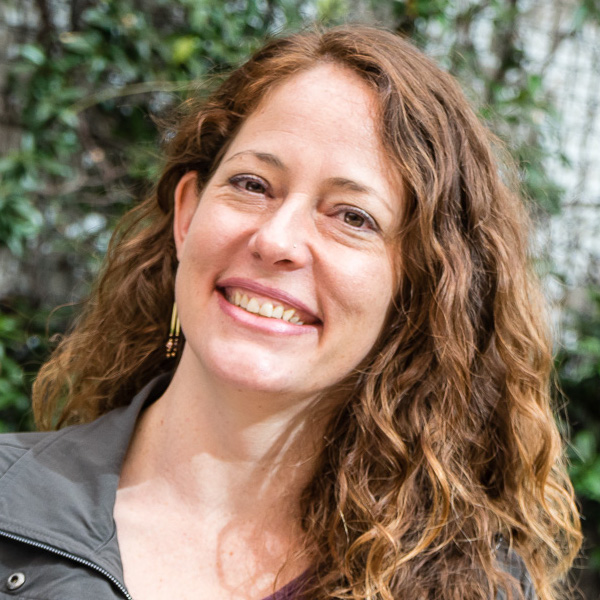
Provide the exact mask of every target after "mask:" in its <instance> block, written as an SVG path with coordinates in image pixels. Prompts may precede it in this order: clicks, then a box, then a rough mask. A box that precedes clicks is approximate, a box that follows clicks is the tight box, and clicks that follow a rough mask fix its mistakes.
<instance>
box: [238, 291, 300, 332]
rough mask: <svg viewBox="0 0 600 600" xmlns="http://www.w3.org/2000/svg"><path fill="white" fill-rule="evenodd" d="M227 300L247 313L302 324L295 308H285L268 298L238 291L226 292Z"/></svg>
mask: <svg viewBox="0 0 600 600" xmlns="http://www.w3.org/2000/svg"><path fill="white" fill-rule="evenodd" d="M226 298H227V301H228V302H230V303H231V304H233V305H234V306H239V307H240V308H243V309H244V310H245V311H247V312H249V313H253V314H255V315H260V316H261V317H268V318H269V319H281V320H282V321H287V322H289V323H293V324H294V325H304V321H301V320H300V317H299V316H298V315H297V314H296V309H295V308H288V309H286V308H285V307H284V306H282V305H281V304H279V303H276V302H273V301H270V300H261V299H259V298H256V297H255V296H248V295H247V294H244V293H242V292H239V291H237V290H236V291H235V292H233V293H228V294H227V295H226Z"/></svg>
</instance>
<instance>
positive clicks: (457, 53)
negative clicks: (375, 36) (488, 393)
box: [0, 0, 600, 598]
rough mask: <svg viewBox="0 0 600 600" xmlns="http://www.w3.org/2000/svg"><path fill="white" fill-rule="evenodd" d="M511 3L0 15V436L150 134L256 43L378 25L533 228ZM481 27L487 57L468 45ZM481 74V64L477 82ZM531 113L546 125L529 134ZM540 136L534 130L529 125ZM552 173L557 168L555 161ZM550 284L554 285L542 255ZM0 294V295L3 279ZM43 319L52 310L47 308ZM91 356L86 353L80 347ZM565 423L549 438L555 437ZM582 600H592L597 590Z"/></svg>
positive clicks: (146, 170) (586, 499) (577, 314)
mask: <svg viewBox="0 0 600 600" xmlns="http://www.w3.org/2000/svg"><path fill="white" fill-rule="evenodd" d="M522 4H524V3H522V2H521V3H519V2H517V1H516V0H491V1H487V2H458V3H457V2H446V1H445V0H413V1H409V0H406V1H401V0H382V1H375V0H371V1H366V0H363V1H350V0H236V1H226V2H212V1H210V0H145V1H144V2H142V1H141V0H105V1H100V0H62V1H60V2H54V3H49V2H47V0H36V1H30V2H16V1H14V0H13V1H10V0H9V1H8V2H5V7H4V8H3V9H2V12H3V18H4V24H3V27H4V29H5V30H6V31H7V36H8V37H7V40H6V42H7V44H6V48H7V49H8V51H6V56H5V62H4V65H3V66H4V69H3V71H2V75H3V78H2V79H1V80H0V84H1V85H2V90H1V99H2V115H3V121H4V124H5V125H6V124H9V125H10V127H11V128H12V131H13V132H15V135H14V136H13V139H12V142H10V141H6V143H5V147H4V149H3V152H2V155H1V156H0V430H1V431H12V430H27V429H30V428H32V419H31V414H30V408H29V407H30V401H29V397H30V388H31V382H32V380H33V378H34V377H35V373H36V371H37V369H38V368H39V366H40V364H41V363H42V362H43V361H44V360H45V359H46V358H47V356H48V353H49V351H50V350H51V347H52V346H53V345H54V344H55V343H56V340H57V339H58V336H60V334H61V333H62V332H64V331H65V330H66V329H67V327H68V325H69V323H70V322H71V319H72V316H73V315H74V314H75V313H76V311H77V302H78V301H79V300H80V299H81V298H82V297H84V296H85V293H86V290H87V289H88V286H89V284H90V282H91V280H92V279H93V276H94V274H95V273H96V272H97V269H98V266H99V263H100V261H101V258H102V255H103V253H104V251H105V249H106V246H107V243H108V239H109V237H110V232H111V229H112V227H113V225H114V223H115V221H116V219H118V217H119V216H120V215H121V214H122V213H123V212H124V211H125V210H126V209H127V208H128V207H130V206H131V205H132V203H133V202H134V201H135V199H136V198H138V197H140V195H142V194H143V193H144V191H145V190H147V189H148V186H149V182H151V181H152V180H153V178H154V177H155V175H156V172H157V164H158V160H157V152H158V147H159V141H160V140H158V139H157V135H158V134H157V128H156V126H155V123H154V121H153V119H154V118H156V117H158V118H160V117H161V116H162V115H164V114H166V113H167V112H168V110H169V108H170V107H172V106H174V105H176V103H177V102H179V101H180V100H181V99H182V98H185V97H186V96H188V95H189V94H193V93H194V90H196V89H197V88H198V87H199V86H201V85H202V84H203V82H205V81H206V80H207V79H209V78H210V75H211V74H214V73H220V72H222V71H226V70H228V69H230V68H231V67H232V66H236V65H238V64H240V63H241V62H243V60H244V59H245V58H246V57H247V56H248V55H249V53H250V52H251V51H252V50H253V49H255V48H256V47H258V46H259V45H260V44H261V41H262V40H264V39H265V37H266V36H268V35H272V34H277V33H278V32H280V31H283V30H285V31H289V30H294V29H298V28H301V27H303V26H306V25H308V24H310V23H313V22H315V21H318V22H321V23H325V24H328V23H339V22H344V21H348V20H358V21H363V22H370V23H384V24H385V25H386V26H387V27H389V28H391V29H394V30H396V31H398V32H400V33H402V34H404V35H407V36H410V37H411V38H412V39H413V40H414V41H415V42H416V43H417V44H418V45H419V46H421V47H423V48H424V49H425V50H426V51H428V52H429V53H430V54H431V55H433V56H435V57H436V58H437V59H438V60H439V62H440V63H441V64H442V66H443V67H444V68H446V69H447V70H449V71H450V72H452V73H453V74H454V75H456V76H457V77H458V78H459V79H460V80H461V82H462V83H463V86H464V88H465V90H466V92H467V94H468V95H469V97H470V98H471V99H472V101H473V103H474V104H475V106H476V108H477V110H478V111H479V112H480V114H481V116H482V118H483V119H484V120H485V121H486V122H487V123H488V124H489V126H490V127H492V128H493V129H494V130H495V131H496V133H497V134H498V135H499V136H500V137H501V138H502V139H504V140H505V141H506V143H507V145H508V146H509V149H510V151H511V152H512V154H513V155H514V157H515V158H516V159H517V161H518V163H519V165H520V166H521V177H522V183H523V188H524V191H525V193H526V194H527V195H528V197H529V198H531V199H532V200H533V201H534V209H535V212H536V214H538V215H539V216H540V218H541V219H543V218H547V216H548V215H550V214H557V213H560V211H561V204H562V202H563V199H564V190H563V189H562V188H561V186H560V185H559V184H558V183H557V182H556V181H554V180H553V179H552V177H551V176H550V175H549V174H548V169H547V168H546V167H545V164H546V163H545V161H546V159H547V158H548V155H549V153H550V152H553V150H551V148H552V146H551V145H550V144H549V143H548V131H551V130H552V127H548V123H550V124H552V123H553V122H558V121H559V120H560V114H558V112H557V111H556V109H555V107H554V106H553V103H552V100H551V97H550V95H549V94H548V93H547V89H546V87H545V85H544V83H545V82H544V73H542V72H536V71H535V69H532V65H531V63H530V62H528V60H527V57H526V55H525V53H524V51H523V39H522V35H524V34H523V33H522V29H521V28H519V27H518V25H519V20H520V19H521V17H522V12H523V10H524V9H523V8H522V7H521V5H522ZM571 5H572V6H571V8H572V10H571V12H570V13H569V14H568V18H569V19H570V23H569V35H572V36H577V35H578V33H579V32H580V31H581V30H583V28H584V27H586V26H587V25H589V24H590V23H592V24H596V25H598V23H600V4H599V3H598V2H597V1H595V0H580V1H575V2H572V3H571ZM482 19H483V20H485V21H486V22H487V23H488V24H489V28H488V30H489V33H488V35H487V41H488V42H489V43H488V44H487V45H486V51H485V53H483V54H482V52H481V50H480V49H478V42H476V40H477V38H476V36H475V34H474V31H475V30H476V27H477V25H478V23H481V22H482ZM490 65H491V66H490ZM540 114H542V115H543V119H540ZM542 123H545V127H543V126H542ZM563 160H566V159H564V157H563ZM540 263H541V264H542V265H544V269H545V271H546V272H547V273H550V274H553V275H554V276H555V277H557V278H561V277H563V276H564V275H565V274H564V273H561V272H560V269H557V268H556V267H555V266H554V265H552V263H551V261H550V260H549V259H548V257H542V260H541V261H540ZM3 272H4V273H5V274H6V275H5V278H4V279H2V277H1V275H2V273H3ZM582 293H583V294H584V296H585V302H584V303H583V305H582V306H583V308H581V307H580V308H579V309H577V310H575V309H565V311H564V313H563V315H562V317H561V318H562V321H563V323H564V326H565V328H566V330H567V332H568V334H569V335H568V340H567V342H565V343H561V344H559V345H557V372H558V376H559V379H560V384H561V386H562V389H563V391H564V396H565V399H568V404H567V406H568V408H567V413H568V422H569V423H570V425H569V427H570V428H571V432H570V435H571V438H572V444H571V446H570V461H571V475H572V478H573V481H574V484H575V486H576V490H577V494H578V498H579V502H580V505H581V508H582V510H583V513H584V515H585V521H584V528H585V533H586V545H585V550H584V555H583V557H582V559H581V560H580V561H579V564H578V569H576V570H575V572H574V578H575V580H577V581H578V582H579V586H580V589H581V593H582V595H584V596H585V597H586V598H596V597H598V596H597V590H598V589H600V575H599V573H600V549H599V548H598V539H599V538H600V402H599V401H600V288H599V286H598V281H597V280H593V279H590V280H589V281H586V282H583V290H582ZM58 305H62V306H59V308H56V307H57V306H58ZM90 351H93V348H91V349H90ZM566 423H567V419H565V422H563V423H561V425H562V426H563V427H566ZM595 590H596V591H595Z"/></svg>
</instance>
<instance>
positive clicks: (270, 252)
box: [248, 195, 312, 269]
mask: <svg viewBox="0 0 600 600" xmlns="http://www.w3.org/2000/svg"><path fill="white" fill-rule="evenodd" d="M311 229H312V219H311V216H310V205H309V200H308V198H307V197H306V196H302V195H298V196H295V197H288V198H286V199H285V200H284V201H283V202H282V203H281V204H280V205H279V206H278V207H277V208H276V209H275V210H274V211H273V212H272V213H269V214H268V215H265V218H264V219H263V221H262V222H261V223H260V225H259V226H258V228H257V229H256V231H255V232H254V233H253V234H252V236H251V238H250V241H249V244H248V247H249V249H250V251H251V252H252V255H253V256H254V257H255V258H256V259H257V260H260V261H262V262H264V263H266V264H268V265H276V266H282V267H287V268H290V269H296V268H300V267H302V266H304V265H305V264H307V262H308V261H309V260H310V256H311V253H310V247H309V246H310V244H309V238H310V234H311Z"/></svg>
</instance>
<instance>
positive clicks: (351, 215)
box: [338, 207, 379, 231]
mask: <svg viewBox="0 0 600 600" xmlns="http://www.w3.org/2000/svg"><path fill="white" fill-rule="evenodd" d="M338 214H339V215H340V216H341V217H342V219H343V221H344V223H346V225H349V226H350V227H352V228H353V229H363V230H364V229H372V230H374V231H379V226H378V225H377V222H376V221H375V219H373V217H372V216H371V215H370V214H369V213H367V212H365V211H364V210H361V209H360V208H355V207H352V208H350V207H342V208H341V209H340V211H339V213H338Z"/></svg>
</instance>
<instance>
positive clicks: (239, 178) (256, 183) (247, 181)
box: [229, 174, 268, 194]
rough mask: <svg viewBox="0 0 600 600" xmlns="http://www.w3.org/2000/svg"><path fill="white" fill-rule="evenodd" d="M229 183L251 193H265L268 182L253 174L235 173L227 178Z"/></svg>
mask: <svg viewBox="0 0 600 600" xmlns="http://www.w3.org/2000/svg"><path fill="white" fill-rule="evenodd" d="M229 183H231V184H232V185H233V186H235V187H236V188H237V189H238V190H242V191H243V192H250V193H251V194H266V193H267V189H268V184H267V183H266V182H265V181H263V180H262V179H259V178H258V177H255V176H253V175H246V174H243V175H236V176H235V177H232V178H231V179H230V180H229Z"/></svg>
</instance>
